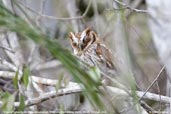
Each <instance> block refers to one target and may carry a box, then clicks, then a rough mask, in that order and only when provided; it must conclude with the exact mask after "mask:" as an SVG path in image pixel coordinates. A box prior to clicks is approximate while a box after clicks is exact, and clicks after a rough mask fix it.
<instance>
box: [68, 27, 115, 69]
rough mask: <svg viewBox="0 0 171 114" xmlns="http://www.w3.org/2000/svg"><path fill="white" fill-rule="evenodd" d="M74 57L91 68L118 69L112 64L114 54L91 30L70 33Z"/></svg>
mask: <svg viewBox="0 0 171 114" xmlns="http://www.w3.org/2000/svg"><path fill="white" fill-rule="evenodd" d="M69 39H70V44H71V46H72V49H73V51H74V55H75V56H76V57H78V58H79V59H81V60H82V61H83V62H85V63H87V64H88V65H89V66H98V67H99V68H100V69H101V70H103V71H105V72H106V71H109V70H110V69H116V68H115V66H114V63H113V62H112V53H111V51H110V50H109V49H108V48H107V46H106V45H105V44H103V43H102V42H101V41H100V39H99V38H98V36H97V34H96V33H95V32H94V31H93V30H91V29H90V28H86V29H85V30H83V31H82V32H79V33H73V32H70V33H69Z"/></svg>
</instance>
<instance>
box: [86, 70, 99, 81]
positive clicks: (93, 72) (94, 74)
mask: <svg viewBox="0 0 171 114" xmlns="http://www.w3.org/2000/svg"><path fill="white" fill-rule="evenodd" d="M88 73H89V75H90V77H91V78H92V79H93V80H94V81H95V82H96V83H100V79H101V78H100V77H101V74H100V69H99V68H98V67H91V69H90V70H89V72H88Z"/></svg>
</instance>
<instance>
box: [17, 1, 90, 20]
mask: <svg viewBox="0 0 171 114" xmlns="http://www.w3.org/2000/svg"><path fill="white" fill-rule="evenodd" d="M18 2H19V1H18ZM19 3H20V4H21V5H23V6H24V7H25V8H27V9H28V10H29V11H31V12H32V13H35V14H37V15H41V17H43V18H48V19H54V20H61V21H69V20H79V19H83V18H84V17H85V16H86V15H87V13H88V11H89V9H90V6H91V0H89V4H88V6H87V8H86V10H85V12H84V13H83V15H81V16H77V17H68V18H67V17H66V18H65V17H54V16H49V15H44V14H41V13H38V12H36V11H34V10H33V9H31V8H30V7H28V6H25V5H24V4H23V3H21V2H19Z"/></svg>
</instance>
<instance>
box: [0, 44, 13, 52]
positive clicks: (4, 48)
mask: <svg viewBox="0 0 171 114" xmlns="http://www.w3.org/2000/svg"><path fill="white" fill-rule="evenodd" d="M0 48H2V49H3V50H6V51H9V52H11V53H14V51H13V50H11V49H10V48H7V47H3V46H0Z"/></svg>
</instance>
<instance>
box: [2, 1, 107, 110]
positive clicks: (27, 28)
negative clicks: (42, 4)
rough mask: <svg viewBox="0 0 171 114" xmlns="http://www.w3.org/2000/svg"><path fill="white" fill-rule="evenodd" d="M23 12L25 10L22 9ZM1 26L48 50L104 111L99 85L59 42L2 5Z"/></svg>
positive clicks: (25, 81) (96, 105) (26, 70)
mask: <svg viewBox="0 0 171 114" xmlns="http://www.w3.org/2000/svg"><path fill="white" fill-rule="evenodd" d="M19 8H20V7H19ZM21 11H23V10H22V9H21ZM23 13H25V12H23ZM0 26H1V28H3V29H4V30H9V31H13V32H16V33H17V34H19V35H20V36H22V37H23V38H29V39H32V40H33V41H35V42H36V43H37V44H39V45H41V46H42V47H45V48H47V49H48V50H49V51H50V52H51V54H52V55H53V56H54V57H55V58H56V59H59V60H60V61H61V62H62V64H63V65H64V67H65V68H67V69H68V71H70V73H71V74H72V75H73V77H74V79H75V80H76V81H77V82H79V83H82V84H83V85H84V88H85V93H86V95H87V96H88V98H89V99H90V101H91V102H92V103H93V104H94V106H95V107H98V109H101V110H102V109H103V107H104V106H103V103H102V101H101V100H100V98H99V96H98V93H96V92H95V91H97V90H98V85H99V84H98V83H97V82H96V81H95V80H94V79H92V78H91V76H90V75H89V74H88V73H87V72H85V70H84V68H83V66H81V65H80V64H79V62H78V61H77V59H76V58H75V57H74V56H72V55H71V54H70V52H69V51H68V50H66V49H64V48H63V47H62V46H61V45H60V44H59V43H58V42H57V41H55V40H52V39H51V38H49V37H48V36H47V35H45V34H44V33H42V32H41V31H40V29H39V28H38V27H35V26H33V25H30V24H28V23H27V22H26V21H25V20H24V19H22V18H20V17H18V16H16V15H14V14H13V13H12V12H10V11H9V10H8V9H6V8H5V7H4V6H3V5H2V4H0ZM24 71H25V75H26V76H24V77H25V78H24V83H25V86H27V84H28V79H27V77H28V69H25V70H24ZM14 82H15V81H14Z"/></svg>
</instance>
